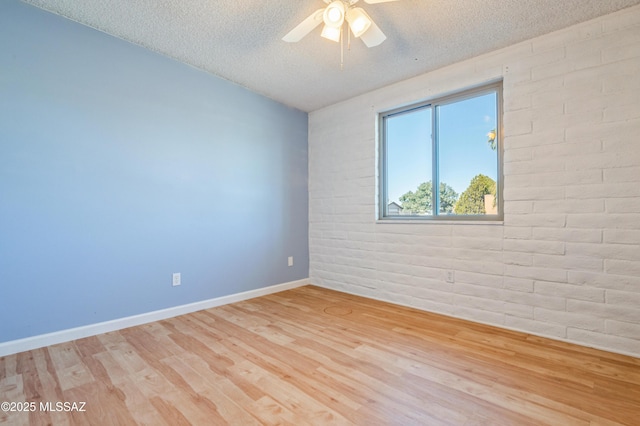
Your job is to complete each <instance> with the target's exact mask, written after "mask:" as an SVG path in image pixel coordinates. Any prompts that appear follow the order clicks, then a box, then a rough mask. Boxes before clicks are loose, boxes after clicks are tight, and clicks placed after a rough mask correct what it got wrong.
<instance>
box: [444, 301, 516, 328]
mask: <svg viewBox="0 0 640 426" xmlns="http://www.w3.org/2000/svg"><path fill="white" fill-rule="evenodd" d="M452 311H453V315H454V316H455V317H458V318H464V319H469V320H474V321H477V322H481V323H485V324H502V323H503V321H504V314H503V313H501V312H491V311H486V310H483V309H473V308H467V307H464V306H459V305H455V306H454V307H453V309H452Z"/></svg>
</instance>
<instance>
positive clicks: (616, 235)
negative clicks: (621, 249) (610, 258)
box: [603, 229, 640, 246]
mask: <svg viewBox="0 0 640 426" xmlns="http://www.w3.org/2000/svg"><path fill="white" fill-rule="evenodd" d="M603 232H604V234H603V242H605V243H612V244H635V245H637V246H640V230H638V231H634V230H629V229H625V230H618V229H605V230H604V231H603Z"/></svg>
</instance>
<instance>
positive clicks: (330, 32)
mask: <svg viewBox="0 0 640 426" xmlns="http://www.w3.org/2000/svg"><path fill="white" fill-rule="evenodd" d="M320 35H321V36H322V37H324V38H326V39H327V40H331V41H335V42H336V43H337V42H339V41H340V27H333V26H330V25H325V26H324V27H323V28H322V33H321V34H320Z"/></svg>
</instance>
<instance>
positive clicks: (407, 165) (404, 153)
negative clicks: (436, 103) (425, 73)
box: [385, 107, 433, 216]
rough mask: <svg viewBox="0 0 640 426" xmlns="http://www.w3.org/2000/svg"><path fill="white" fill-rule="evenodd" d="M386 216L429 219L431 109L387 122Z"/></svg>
mask: <svg viewBox="0 0 640 426" xmlns="http://www.w3.org/2000/svg"><path fill="white" fill-rule="evenodd" d="M385 130H386V166H387V174H386V176H387V199H386V206H387V215H388V216H398V215H431V214H433V208H432V203H431V178H432V163H433V162H432V155H431V151H432V149H431V108H428V107H424V108H421V109H416V110H413V111H410V112H406V113H403V114H398V115H392V116H389V117H387V118H386V121H385Z"/></svg>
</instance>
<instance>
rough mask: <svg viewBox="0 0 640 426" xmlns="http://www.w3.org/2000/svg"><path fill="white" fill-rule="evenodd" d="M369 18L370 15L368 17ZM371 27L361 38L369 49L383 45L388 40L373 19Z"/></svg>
mask: <svg viewBox="0 0 640 426" xmlns="http://www.w3.org/2000/svg"><path fill="white" fill-rule="evenodd" d="M367 16H368V15H367ZM369 19H370V20H371V26H370V27H369V29H368V30H367V31H365V33H364V34H362V35H361V36H360V40H362V41H363V42H364V44H366V45H367V47H374V46H377V45H379V44H380V43H382V42H383V41H385V40H386V39H387V36H386V35H384V33H383V32H382V31H381V30H380V28H378V26H377V25H376V23H375V22H373V20H372V19H371V18H369Z"/></svg>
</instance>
